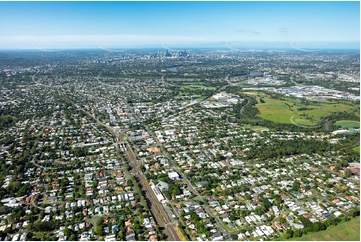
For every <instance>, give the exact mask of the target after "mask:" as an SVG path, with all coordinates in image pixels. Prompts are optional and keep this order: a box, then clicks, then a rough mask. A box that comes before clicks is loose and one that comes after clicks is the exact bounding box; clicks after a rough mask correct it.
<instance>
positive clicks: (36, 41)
mask: <svg viewBox="0 0 361 242" xmlns="http://www.w3.org/2000/svg"><path fill="white" fill-rule="evenodd" d="M209 41H210V40H209V39H207V38H203V37H197V36H160V35H61V36H13V37H1V36H0V49H1V48H9V47H11V48H37V49H40V48H89V47H92V48H98V47H103V48H108V47H113V48H114V47H123V46H124V47H126V46H127V47H128V46H141V45H160V44H161V43H167V44H169V45H178V44H185V43H187V44H191V43H205V42H209Z"/></svg>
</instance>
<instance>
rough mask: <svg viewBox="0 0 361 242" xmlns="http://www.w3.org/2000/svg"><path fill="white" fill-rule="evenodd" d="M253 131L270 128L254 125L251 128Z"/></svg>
mask: <svg viewBox="0 0 361 242" xmlns="http://www.w3.org/2000/svg"><path fill="white" fill-rule="evenodd" d="M251 129H252V130H253V131H262V130H268V128H265V127H262V126H252V128H251Z"/></svg>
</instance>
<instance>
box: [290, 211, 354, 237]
mask: <svg viewBox="0 0 361 242" xmlns="http://www.w3.org/2000/svg"><path fill="white" fill-rule="evenodd" d="M292 240H297V241H331V240H333V241H360V217H355V218H352V219H351V220H350V221H348V222H344V223H341V224H339V225H337V226H330V227H328V228H327V229H326V230H325V231H320V232H317V233H308V234H306V235H303V236H302V237H301V238H293V239H292Z"/></svg>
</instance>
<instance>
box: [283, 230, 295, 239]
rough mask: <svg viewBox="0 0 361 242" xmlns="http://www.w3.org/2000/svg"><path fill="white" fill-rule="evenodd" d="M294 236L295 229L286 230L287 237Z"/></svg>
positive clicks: (285, 235)
mask: <svg viewBox="0 0 361 242" xmlns="http://www.w3.org/2000/svg"><path fill="white" fill-rule="evenodd" d="M292 236H293V231H292V230H291V229H287V230H286V231H285V232H284V237H285V239H289V238H292Z"/></svg>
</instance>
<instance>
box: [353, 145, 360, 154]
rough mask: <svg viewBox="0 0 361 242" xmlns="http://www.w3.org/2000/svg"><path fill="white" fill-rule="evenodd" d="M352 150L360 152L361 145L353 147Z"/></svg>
mask: <svg viewBox="0 0 361 242" xmlns="http://www.w3.org/2000/svg"><path fill="white" fill-rule="evenodd" d="M352 150H353V151H355V152H356V153H359V154H360V146H356V147H353V148H352Z"/></svg>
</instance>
